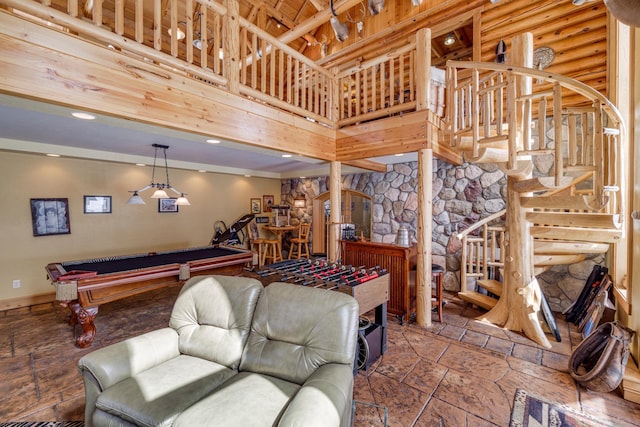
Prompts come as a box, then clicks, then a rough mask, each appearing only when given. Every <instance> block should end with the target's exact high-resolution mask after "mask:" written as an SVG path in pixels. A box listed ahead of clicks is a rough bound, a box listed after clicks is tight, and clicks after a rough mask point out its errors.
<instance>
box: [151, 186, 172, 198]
mask: <svg viewBox="0 0 640 427" xmlns="http://www.w3.org/2000/svg"><path fill="white" fill-rule="evenodd" d="M151 198H152V199H168V198H169V195H168V194H167V192H166V191H164V190H163V189H161V188H159V189H157V190H156V191H155V193H153V195H152V196H151Z"/></svg>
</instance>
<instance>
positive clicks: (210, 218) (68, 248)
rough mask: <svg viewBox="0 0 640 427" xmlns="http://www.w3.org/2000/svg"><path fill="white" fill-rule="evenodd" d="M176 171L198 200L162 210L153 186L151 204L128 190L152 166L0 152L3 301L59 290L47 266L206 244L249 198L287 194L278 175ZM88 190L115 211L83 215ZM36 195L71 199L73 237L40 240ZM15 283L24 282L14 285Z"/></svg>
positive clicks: (145, 179)
mask: <svg viewBox="0 0 640 427" xmlns="http://www.w3.org/2000/svg"><path fill="white" fill-rule="evenodd" d="M169 164H170V163H169ZM169 173H170V179H171V184H172V185H173V186H175V187H176V188H178V189H180V190H181V191H184V192H187V193H188V198H189V201H190V202H191V204H192V205H191V206H181V207H180V209H179V212H178V213H158V203H157V200H154V199H149V196H151V193H152V190H147V191H146V192H144V193H143V194H142V197H143V199H144V200H145V201H146V202H147V204H146V205H127V204H126V202H127V200H128V198H129V196H130V193H129V192H128V190H132V189H137V188H141V187H143V186H144V185H146V184H148V183H149V182H150V180H151V167H139V166H135V165H128V164H120V163H110V162H103V161H94V160H82V159H73V158H52V157H46V156H44V155H39V154H38V155H36V154H23V153H14V152H0V177H1V178H0V179H1V180H2V185H1V186H0V200H1V201H2V204H1V205H0V219H1V221H0V308H2V305H3V304H2V302H3V301H4V302H5V303H6V302H7V300H12V299H15V298H22V297H27V296H32V295H39V294H46V293H53V292H54V289H53V287H52V286H51V283H50V282H49V281H48V280H47V277H46V272H45V266H46V265H47V264H48V263H51V262H56V261H71V260H77V259H88V258H95V257H102V256H115V255H125V254H132V253H145V252H149V251H159V250H169V249H177V248H187V247H194V246H202V245H206V244H208V243H209V241H210V240H211V237H212V235H213V224H214V222H215V221H216V220H222V221H224V222H225V223H226V224H227V225H231V223H233V222H234V221H235V220H237V219H238V218H239V217H241V216H242V215H244V214H247V213H249V212H250V211H249V199H250V198H252V197H259V198H262V195H263V194H274V195H279V194H280V180H277V179H267V178H245V177H243V176H235V175H224V174H216V173H200V172H197V171H185V170H175V169H170V170H169ZM84 195H105V196H112V212H113V213H111V214H84V213H83V200H84V199H83V196H84ZM276 197H279V196H276ZM31 198H68V199H69V218H70V225H71V234H64V235H47V236H40V237H34V236H33V228H32V221H31V208H30V199H31ZM275 202H276V203H278V202H279V200H276V201H275ZM13 280H20V281H21V287H20V288H18V289H14V288H13ZM5 305H6V304H5Z"/></svg>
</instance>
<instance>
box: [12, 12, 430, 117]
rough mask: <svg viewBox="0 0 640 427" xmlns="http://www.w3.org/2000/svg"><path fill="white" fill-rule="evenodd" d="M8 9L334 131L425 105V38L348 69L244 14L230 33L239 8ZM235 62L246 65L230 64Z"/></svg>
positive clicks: (23, 16) (50, 26) (26, 17)
mask: <svg viewBox="0 0 640 427" xmlns="http://www.w3.org/2000/svg"><path fill="white" fill-rule="evenodd" d="M0 6H3V7H4V9H5V10H6V11H9V12H12V13H14V14H16V15H19V16H21V17H22V18H25V19H29V20H32V21H34V22H37V23H39V24H44V25H48V26H49V28H57V29H59V30H60V31H63V32H68V33H71V34H73V35H74V36H76V37H80V38H83V39H86V40H89V41H91V42H92V43H97V44H101V45H103V46H105V47H108V48H110V49H113V50H115V51H118V52H120V53H121V54H123V55H128V56H131V57H134V58H137V59H142V60H145V61H147V62H149V63H152V64H154V65H156V66H159V67H161V68H164V69H165V70H172V71H174V72H179V73H181V74H183V75H184V76H186V77H191V78H194V79H197V80H199V81H201V82H203V83H206V84H211V85H214V86H216V87H218V88H220V89H223V90H230V82H231V81H233V82H236V81H237V82H238V89H236V91H238V92H239V94H241V95H243V96H245V97H247V98H250V99H253V100H258V101H260V102H263V103H266V104H268V105H270V106H272V107H275V108H279V109H282V110H285V111H287V112H290V113H292V114H295V115H298V116H301V117H305V118H308V119H312V120H315V121H317V122H319V123H322V124H325V125H327V126H331V127H340V126H348V125H351V124H354V123H356V122H362V121H366V120H372V119H375V118H380V117H384V116H389V115H393V114H397V113H400V112H408V111H415V108H416V95H415V87H416V85H415V82H416V79H417V78H419V77H418V76H416V75H415V67H414V62H415V61H414V58H415V50H416V43H415V41H414V42H412V43H410V44H409V45H407V46H406V47H404V48H402V49H400V50H397V51H395V52H392V53H391V54H388V55H384V56H381V57H380V58H378V59H372V60H371V61H368V62H367V63H364V64H359V65H357V66H355V67H352V68H350V69H348V70H343V71H342V72H338V71H337V70H327V69H324V68H323V67H320V66H318V65H316V64H315V63H314V62H313V61H312V60H310V59H309V58H307V57H306V56H304V55H302V54H301V53H299V52H297V51H296V50H294V49H292V48H291V47H289V46H288V45H287V44H285V43H282V42H280V41H279V40H278V39H276V38H274V37H272V36H271V35H270V34H268V33H267V32H265V31H263V30H262V29H260V28H258V27H257V26H256V25H255V24H253V23H251V22H249V21H247V20H246V19H244V18H242V17H237V25H235V28H238V30H237V34H234V33H230V32H229V30H228V28H229V27H230V26H229V25H226V24H225V23H228V21H227V20H228V19H230V18H229V15H230V13H229V11H228V10H227V8H226V7H225V6H223V5H222V4H220V3H217V2H214V1H210V0H162V1H161V0H131V1H128V2H125V1H120V0H92V1H84V0H0ZM225 27H227V30H225V31H223V28H225ZM236 41H237V48H238V49H239V51H236V52H235V54H234V52H233V51H232V50H230V49H233V48H232V46H234V45H235V44H236ZM230 56H235V58H233V59H234V60H235V61H234V63H238V64H239V65H238V67H237V68H236V67H233V68H232V67H231V66H230V65H231V63H227V62H228V61H229V59H228V58H229V57H230ZM234 73H237V75H230V74H234ZM332 106H333V107H332Z"/></svg>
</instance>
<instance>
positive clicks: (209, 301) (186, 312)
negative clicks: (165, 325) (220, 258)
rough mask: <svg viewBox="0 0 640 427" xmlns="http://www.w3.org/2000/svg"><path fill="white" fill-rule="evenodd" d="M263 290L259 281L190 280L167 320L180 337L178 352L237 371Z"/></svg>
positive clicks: (217, 278) (214, 278)
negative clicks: (169, 318)
mask: <svg viewBox="0 0 640 427" xmlns="http://www.w3.org/2000/svg"><path fill="white" fill-rule="evenodd" d="M262 289H263V287H262V284H261V283H260V282H259V281H257V280H255V279H248V278H244V277H233V276H201V277H193V278H191V279H189V281H187V283H185V285H184V287H183V288H182V290H181V291H180V295H179V296H178V299H177V301H176V303H175V305H174V307H173V311H172V313H171V320H170V321H169V326H170V327H172V328H174V329H176V331H177V332H178V334H179V336H180V338H179V349H180V353H182V354H188V355H191V356H194V357H200V358H203V359H206V360H210V361H213V362H217V363H220V364H222V365H225V366H227V367H228V368H230V369H237V368H238V364H239V362H240V356H241V355H242V349H243V348H244V345H245V343H246V340H247V337H248V335H249V330H250V327H251V319H252V317H253V312H254V309H255V306H256V303H257V301H258V297H259V296H260V293H261V291H262Z"/></svg>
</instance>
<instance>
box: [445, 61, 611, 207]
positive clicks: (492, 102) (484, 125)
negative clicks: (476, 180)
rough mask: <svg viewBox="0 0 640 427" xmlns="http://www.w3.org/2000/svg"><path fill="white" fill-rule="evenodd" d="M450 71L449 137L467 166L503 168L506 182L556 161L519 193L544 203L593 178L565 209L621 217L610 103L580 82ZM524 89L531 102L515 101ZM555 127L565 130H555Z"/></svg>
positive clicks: (525, 73) (524, 73)
mask: <svg viewBox="0 0 640 427" xmlns="http://www.w3.org/2000/svg"><path fill="white" fill-rule="evenodd" d="M447 64H448V65H447V88H448V102H447V107H448V108H447V111H448V114H447V122H446V132H447V133H448V134H449V136H450V138H451V145H452V147H457V148H458V149H459V150H461V151H464V152H465V153H466V158H467V160H469V161H477V162H483V161H489V162H496V163H503V164H504V165H505V169H506V171H507V174H509V173H517V172H518V171H519V169H518V168H519V165H518V161H519V160H523V159H527V160H530V159H531V158H533V157H534V156H541V155H551V156H553V159H554V167H553V170H552V172H551V174H550V175H549V176H548V177H536V178H532V179H529V180H523V181H522V182H520V183H519V185H518V187H517V190H518V191H520V192H521V193H522V194H523V195H524V194H526V193H533V194H536V196H544V194H543V193H544V192H546V191H548V190H553V189H559V188H565V187H568V186H570V185H571V182H573V181H574V180H575V179H576V178H577V177H579V176H583V174H585V173H590V174H591V177H590V179H588V180H584V181H583V183H582V184H583V185H582V187H581V188H579V190H580V193H579V194H578V195H576V196H574V197H571V198H565V199H566V200H565V203H566V206H565V208H566V209H577V207H578V206H582V207H583V208H584V209H586V210H592V211H600V210H602V209H605V211H606V212H608V213H611V214H620V212H621V208H622V207H621V205H620V201H621V200H622V198H621V194H620V183H619V179H620V171H619V168H620V165H621V162H620V159H619V155H620V154H619V153H620V138H619V135H620V132H621V126H622V125H621V123H622V119H621V116H620V114H619V112H618V111H617V109H616V108H615V106H613V104H611V102H610V101H609V100H608V99H606V98H605V97H604V96H602V94H600V93H599V92H597V91H596V90H594V89H592V88H590V87H589V86H586V85H584V84H582V83H580V82H578V81H575V80H573V79H570V78H567V77H564V76H561V75H558V74H553V73H548V72H543V71H539V70H534V69H531V68H525V67H515V66H511V65H505V64H491V63H478V62H461V61H449V62H448V63H447ZM523 84H525V85H526V84H528V85H530V86H531V87H532V90H531V94H529V95H523V96H518V95H517V93H518V87H519V85H523ZM547 117H550V118H552V120H553V124H554V126H553V128H552V129H548V128H547V120H544V119H543V118H547ZM534 119H537V120H536V122H534ZM558 123H561V124H562V125H561V126H557V125H555V124H558ZM534 125H535V127H534ZM532 129H535V130H536V134H537V137H536V135H534V134H532ZM536 198H537V199H541V197H536ZM535 205H536V203H531V206H530V207H538V208H541V209H545V208H548V207H549V206H551V205H553V206H556V207H557V208H558V209H562V208H563V206H562V203H559V200H554V201H553V202H549V203H547V204H545V203H542V204H541V206H535Z"/></svg>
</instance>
